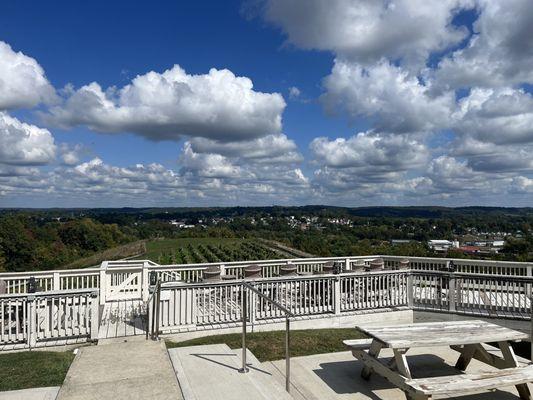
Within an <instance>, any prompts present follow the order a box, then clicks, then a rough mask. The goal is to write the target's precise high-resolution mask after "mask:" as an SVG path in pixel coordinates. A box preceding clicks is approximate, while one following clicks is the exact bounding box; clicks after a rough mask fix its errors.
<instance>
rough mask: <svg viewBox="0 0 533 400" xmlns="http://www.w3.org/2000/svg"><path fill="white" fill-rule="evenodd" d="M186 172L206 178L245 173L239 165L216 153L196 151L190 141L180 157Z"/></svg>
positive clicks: (227, 176)
mask: <svg viewBox="0 0 533 400" xmlns="http://www.w3.org/2000/svg"><path fill="white" fill-rule="evenodd" d="M179 162H180V164H181V165H182V166H183V169H184V170H185V171H186V172H192V173H194V174H197V175H198V176H201V177H204V178H239V177H241V176H243V175H244V174H245V171H244V170H242V169H241V168H240V167H239V166H237V165H233V164H232V163H231V161H230V160H229V159H228V158H226V157H224V156H222V155H220V154H215V153H195V152H194V150H193V149H192V146H191V144H190V143H189V142H185V144H184V146H183V150H182V153H181V156H180V159H179Z"/></svg>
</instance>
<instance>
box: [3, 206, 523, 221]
mask: <svg viewBox="0 0 533 400" xmlns="http://www.w3.org/2000/svg"><path fill="white" fill-rule="evenodd" d="M18 211H22V212H28V213H31V214H42V215H43V216H47V217H65V218H69V217H71V218H76V217H79V216H80V215H83V216H88V217H90V216H97V217H98V216H100V217H101V216H112V215H115V216H123V217H138V218H141V219H142V218H158V219H163V220H169V219H174V218H187V217H189V218H190V217H196V218H202V217H203V218H210V217H216V216H220V217H231V216H234V217H242V216H246V215H257V214H264V215H272V216H289V215H295V216H299V215H306V214H307V215H309V214H312V215H317V216H358V217H369V218H372V217H389V218H391V217H392V218H433V219H438V218H452V217H461V216H487V215H500V216H526V215H528V216H531V215H533V208H531V207H523V208H513V207H439V206H405V207H396V206H378V207H336V206H324V205H306V206H288V207H285V206H269V207H149V208H131V207H126V208H68V209H67V208H49V209H36V208H31V209H13V208H10V209H5V208H4V209H0V214H3V213H10V212H18Z"/></svg>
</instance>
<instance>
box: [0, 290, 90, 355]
mask: <svg viewBox="0 0 533 400" xmlns="http://www.w3.org/2000/svg"><path fill="white" fill-rule="evenodd" d="M98 307H99V304H98V291H94V290H87V289H76V290H65V291H60V292H53V291H50V292H37V293H29V294H16V295H13V294H9V295H1V296H0V347H3V346H5V345H18V346H19V347H22V348H32V347H38V346H40V345H43V344H44V343H50V341H61V340H65V341H66V340H69V339H86V340H91V339H96V338H97V336H98V324H99V320H98V317H99V315H98V311H99V310H98Z"/></svg>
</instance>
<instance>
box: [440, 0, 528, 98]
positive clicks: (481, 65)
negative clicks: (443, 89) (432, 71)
mask: <svg viewBox="0 0 533 400" xmlns="http://www.w3.org/2000/svg"><path fill="white" fill-rule="evenodd" d="M477 3H478V11H479V18H478V19H477V20H476V22H475V23H474V33H475V34H474V35H473V36H472V38H471V39H470V41H469V43H468V45H467V46H466V47H465V48H461V49H459V50H457V51H455V52H454V53H453V55H451V56H450V57H446V58H444V59H443V60H442V61H441V62H440V64H439V68H438V71H437V72H436V76H437V81H438V82H439V83H440V84H441V85H443V86H444V85H448V86H451V87H455V88H458V87H467V88H468V87H472V86H484V87H497V86H507V85H515V84H520V83H533V69H532V68H531V65H532V64H533V41H532V40H531V38H532V37H533V5H532V3H531V1H530V0H508V1H493V0H477Z"/></svg>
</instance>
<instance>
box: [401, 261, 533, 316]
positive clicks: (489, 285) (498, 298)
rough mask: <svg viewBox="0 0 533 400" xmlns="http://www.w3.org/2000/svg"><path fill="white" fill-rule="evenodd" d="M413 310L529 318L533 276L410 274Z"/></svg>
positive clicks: (414, 272) (418, 272)
mask: <svg viewBox="0 0 533 400" xmlns="http://www.w3.org/2000/svg"><path fill="white" fill-rule="evenodd" d="M411 279H412V287H413V298H412V306H413V308H414V309H416V310H426V311H444V312H452V313H457V314H467V315H476V316H485V317H495V318H512V319H526V320H527V319H530V318H531V295H532V287H533V278H532V277H520V276H510V275H483V274H463V273H442V272H420V271H413V273H412V274H411Z"/></svg>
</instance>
